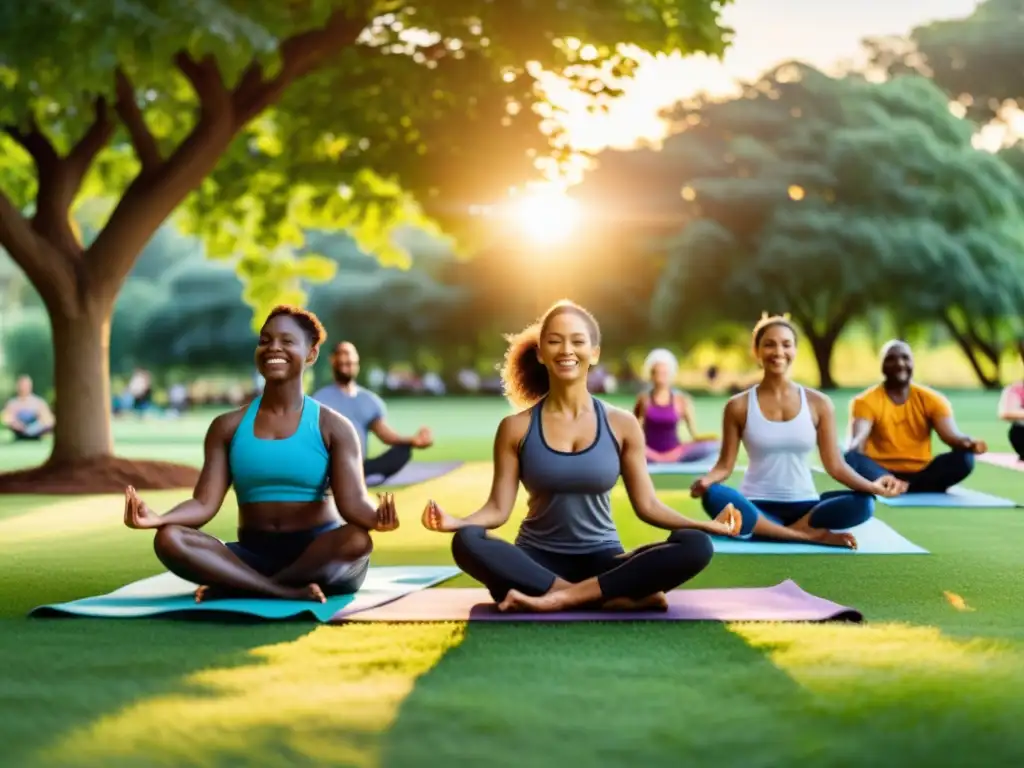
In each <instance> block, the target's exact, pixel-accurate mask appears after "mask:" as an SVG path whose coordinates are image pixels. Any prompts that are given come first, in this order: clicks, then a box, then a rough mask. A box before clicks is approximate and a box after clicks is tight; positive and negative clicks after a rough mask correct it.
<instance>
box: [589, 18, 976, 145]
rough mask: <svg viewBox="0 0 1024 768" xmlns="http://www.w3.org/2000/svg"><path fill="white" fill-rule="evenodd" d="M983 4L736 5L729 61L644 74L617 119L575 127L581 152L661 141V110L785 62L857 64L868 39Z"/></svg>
mask: <svg viewBox="0 0 1024 768" xmlns="http://www.w3.org/2000/svg"><path fill="white" fill-rule="evenodd" d="M976 2H977V0H856V2H851V3H846V2H838V1H837V0H734V3H733V4H732V5H731V6H729V7H728V8H727V10H726V12H725V23H726V24H727V25H728V26H730V27H732V28H733V29H734V30H735V35H734V36H733V44H732V47H731V48H730V50H729V51H728V53H727V54H726V56H725V59H724V61H722V62H719V61H717V60H711V59H708V58H706V57H690V58H688V59H678V58H677V59H662V60H660V61H655V62H652V63H651V64H649V65H647V66H645V67H644V69H643V70H642V71H641V72H640V73H639V74H638V76H637V81H636V83H635V84H634V85H633V86H632V87H631V88H630V89H629V93H628V94H627V95H626V96H624V97H623V98H622V99H621V100H620V102H619V103H617V104H616V106H615V108H614V109H613V110H612V111H611V113H610V114H608V115H607V116H603V117H590V116H587V115H586V114H585V113H584V114H581V115H579V116H576V117H574V118H573V120H572V123H571V124H572V132H573V139H574V142H573V143H574V144H576V146H577V147H579V148H580V149H599V148H601V147H603V146H608V145H623V144H625V145H628V144H631V143H633V142H634V141H635V140H636V139H637V138H649V139H658V138H660V137H661V135H662V126H661V124H660V122H659V120H658V118H657V112H658V110H659V109H660V108H662V107H664V106H667V105H669V104H672V103H673V102H675V101H676V100H678V99H679V98H680V97H685V96H687V95H689V94H691V93H694V92H696V91H700V90H707V91H711V92H723V91H728V89H729V88H730V86H731V85H732V83H733V82H734V80H735V78H741V79H753V78H755V77H756V76H757V75H758V74H760V73H761V72H763V71H764V70H766V69H768V68H769V67H771V66H772V65H773V64H775V63H777V62H779V61H781V60H783V59H802V60H804V61H807V62H809V63H811V64H813V65H815V66H818V67H821V68H823V69H828V68H830V67H831V66H832V65H834V64H835V63H836V62H837V61H839V60H843V59H847V60H849V59H852V58H856V57H857V56H858V54H859V51H860V41H861V40H862V39H863V38H865V37H873V36H881V35H890V34H895V35H901V34H906V33H907V32H909V31H910V30H911V29H912V28H913V27H914V26H917V25H919V24H922V23H926V22H928V21H931V20H933V19H946V18H955V17H963V16H967V15H969V14H970V13H971V12H972V11H973V10H974V7H975V5H976Z"/></svg>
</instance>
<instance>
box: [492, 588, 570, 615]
mask: <svg viewBox="0 0 1024 768" xmlns="http://www.w3.org/2000/svg"><path fill="white" fill-rule="evenodd" d="M559 591H561V590H559ZM557 596H558V592H549V593H548V594H546V595H541V596H540V597H529V596H527V595H524V594H523V593H522V592H519V591H517V590H514V589H510V590H509V591H508V594H507V595H505V599H504V600H502V601H501V602H500V603H499V604H498V610H499V611H502V612H504V613H513V612H520V611H522V612H526V613H550V612H552V611H557V610H560V609H561V605H560V601H559V600H558V597H557Z"/></svg>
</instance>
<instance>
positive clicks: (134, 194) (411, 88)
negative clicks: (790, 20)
mask: <svg viewBox="0 0 1024 768" xmlns="http://www.w3.org/2000/svg"><path fill="white" fill-rule="evenodd" d="M723 4H724V0H644V1H642V2H640V1H638V0H613V1H612V2H607V1H602V2H597V0H566V1H565V2H557V3H552V2H543V1H541V0H502V2H500V3H498V2H491V1H490V0H436V1H434V2H430V1H428V0H409V1H408V2H401V3H394V2H391V1H390V0H334V1H333V2H332V1H330V0H306V1H305V2H302V1H297V2H272V1H270V0H246V2H242V0H204V2H201V3H200V2H196V3H189V4H184V5H183V4H181V3H177V2H169V1H168V0H158V1H157V2H150V1H147V2H142V1H141V0H88V2H86V0H52V2H37V3H14V4H12V3H7V4H5V5H4V7H3V10H0V89H2V98H0V124H2V125H3V126H4V127H5V128H6V136H5V138H4V139H3V146H0V158H2V159H0V190H2V193H0V246H3V247H4V248H5V249H6V250H7V251H8V252H9V253H10V254H11V257H12V258H13V259H14V261H15V262H16V263H17V264H18V265H19V266H20V267H21V268H22V269H23V270H24V271H25V273H26V275H27V276H28V277H29V279H30V280H31V281H32V282H33V284H34V285H35V287H36V289H37V290H38V291H39V293H40V295H41V296H42V298H43V301H44V302H45V304H46V307H47V309H48V311H49V313H50V317H51V321H52V325H53V334H54V343H55V346H56V356H55V381H56V389H57V428H56V431H55V440H54V451H53V454H52V456H51V463H54V464H57V463H60V462H67V461H75V460H82V459H88V458H91V457H102V456H108V455H109V454H110V453H111V451H112V445H111V434H110V428H109V375H108V371H107V354H106V348H107V343H108V334H109V331H108V327H109V317H110V312H111V310H112V307H113V304H114V299H115V297H116V295H117V292H118V289H119V287H120V285H121V283H122V281H123V280H124V278H125V276H126V275H127V274H128V272H129V270H130V268H131V266H132V264H133V262H134V260H135V259H136V257H137V256H138V253H139V251H140V250H141V248H142V246H143V245H144V244H145V243H146V241H147V240H149V238H150V237H151V236H152V235H153V233H154V232H155V231H156V229H157V228H158V227H159V225H160V224H161V223H162V222H163V221H164V220H165V219H166V218H167V217H168V216H169V215H170V214H171V212H172V211H174V210H175V209H177V208H179V206H182V204H184V205H185V210H184V213H185V214H186V215H187V216H188V217H189V218H190V220H191V222H192V226H193V229H194V231H196V232H200V233H202V234H203V235H204V236H205V238H206V240H207V248H208V251H209V252H210V253H211V254H212V255H214V256H217V255H222V256H223V255H231V256H237V257H238V269H239V272H240V274H241V276H242V278H243V280H244V281H245V283H246V285H247V287H246V292H247V293H246V298H247V300H248V302H249V303H250V304H252V305H253V306H254V307H256V308H258V309H260V310H263V309H265V308H266V307H267V305H268V304H269V303H271V302H273V301H279V300H282V299H283V300H289V299H290V300H300V299H302V298H303V295H302V293H301V291H300V290H299V287H300V285H301V281H302V280H303V279H309V278H324V277H328V276H329V274H330V268H329V266H328V264H327V263H325V262H324V261H323V260H319V259H316V258H315V257H307V258H306V259H304V260H296V259H294V258H290V256H289V254H288V250H289V249H290V248H294V247H296V246H300V245H301V244H302V232H303V229H304V228H308V227H311V226H314V225H317V226H321V227H329V228H337V227H349V228H352V229H353V230H354V231H356V232H357V233H358V237H359V240H360V243H361V245H362V246H363V247H364V249H365V250H367V251H369V252H371V253H373V254H374V255H377V256H381V257H385V258H386V257H388V256H389V255H390V256H391V257H392V258H394V254H393V253H391V250H392V249H391V248H390V247H389V246H390V239H389V238H388V236H387V233H388V232H389V230H391V229H392V228H393V226H392V225H396V224H398V223H399V222H408V221H418V222H419V223H421V224H424V223H425V222H426V219H425V218H423V216H424V213H426V214H429V215H430V217H431V218H432V219H433V220H436V221H440V222H443V223H449V224H450V223H452V222H458V221H461V220H464V219H465V218H466V217H467V216H466V214H467V211H468V208H469V206H470V205H471V204H474V203H480V202H492V201H494V200H496V199H499V198H500V194H501V191H503V190H505V189H507V188H508V187H509V185H513V184H517V183H521V182H523V181H525V180H527V179H528V178H530V177H531V176H532V175H534V174H535V171H536V164H537V162H538V160H540V159H542V158H543V157H545V156H551V155H555V156H557V155H558V154H559V153H560V152H564V151H565V145H564V143H563V142H560V141H559V140H558V137H557V135H553V134H552V133H551V132H550V131H548V130H546V129H547V128H549V127H550V125H551V124H552V118H553V117H555V115H554V114H553V112H554V109H553V107H552V106H551V105H550V104H547V103H546V101H545V97H544V94H543V92H542V91H541V90H540V89H539V88H538V86H537V77H538V75H539V74H540V72H541V71H548V72H554V73H558V74H563V75H565V76H567V77H569V78H570V79H572V80H573V82H574V83H575V84H576V85H577V86H578V88H579V89H580V91H581V92H583V93H589V94H591V95H592V96H593V97H594V99H595V100H596V101H600V100H601V99H606V98H612V97H614V96H615V95H616V90H615V87H616V78H623V77H628V75H629V74H630V70H631V67H632V59H630V58H629V57H628V56H627V55H625V54H624V53H623V50H624V49H623V48H622V46H621V45H620V44H622V43H632V44H634V45H636V46H638V47H639V48H641V49H645V50H648V51H662V50H669V49H682V50H686V51H708V52H712V53H717V52H720V51H721V50H722V49H723V46H724V30H723V29H722V27H721V26H720V25H719V14H720V10H721V6H722V5H723ZM609 78H610V79H609ZM602 83H607V87H603V86H602V85H601V84H602ZM29 160H30V161H31V164H29V162H28V161H29ZM97 194H102V195H104V196H105V197H106V198H107V199H108V200H109V202H110V205H109V210H108V214H107V215H104V216H102V217H100V220H99V221H98V222H97V224H98V227H99V232H98V234H97V236H96V238H95V240H93V241H92V242H91V243H90V244H89V245H88V247H85V246H84V245H83V243H82V241H81V237H80V234H79V233H78V232H77V231H76V230H75V228H74V227H72V226H71V223H70V222H71V219H70V216H69V211H70V210H71V209H72V208H73V207H74V205H75V204H76V202H77V201H79V200H81V199H83V198H84V197H86V196H89V197H93V196H96V195H97Z"/></svg>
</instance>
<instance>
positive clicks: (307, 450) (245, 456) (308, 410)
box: [228, 395, 331, 504]
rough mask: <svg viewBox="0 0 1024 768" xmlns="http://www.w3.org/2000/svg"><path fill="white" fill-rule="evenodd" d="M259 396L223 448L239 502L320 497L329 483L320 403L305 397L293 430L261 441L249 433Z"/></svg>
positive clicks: (252, 430) (249, 502) (253, 433)
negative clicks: (297, 423) (226, 454)
mask: <svg viewBox="0 0 1024 768" xmlns="http://www.w3.org/2000/svg"><path fill="white" fill-rule="evenodd" d="M262 400H263V397H262V396H260V397H257V398H256V399H255V400H253V401H252V402H251V403H250V404H249V407H248V408H247V409H246V411H245V415H244V416H243V417H242V422H241V423H240V424H239V425H238V429H237V430H236V431H235V436H234V437H233V438H232V439H231V448H230V449H229V451H228V465H229V467H230V468H231V481H232V484H233V485H234V487H235V495H236V496H237V498H238V503H239V504H255V503H258V502H265V501H321V500H322V499H323V498H324V497H325V495H326V493H327V489H328V488H329V487H330V482H331V473H330V470H331V457H330V454H329V453H328V451H327V446H326V445H324V438H323V435H322V434H321V433H320V403H318V402H317V401H316V400H314V399H313V398H311V397H309V396H308V395H307V396H305V397H304V398H303V402H302V415H301V416H300V417H299V426H298V428H297V429H296V430H295V433H294V434H293V435H291V436H290V437H286V438H284V439H283V440H264V439H262V438H259V437H256V434H255V432H254V424H255V421H256V414H257V412H258V411H259V409H260V403H261V402H262Z"/></svg>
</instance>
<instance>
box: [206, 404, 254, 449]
mask: <svg viewBox="0 0 1024 768" xmlns="http://www.w3.org/2000/svg"><path fill="white" fill-rule="evenodd" d="M247 407H248V406H242V407H241V408H236V409H235V410H233V411H228V412H227V413H222V414H220V415H219V416H217V417H216V418H214V420H213V421H212V422H210V427H209V429H207V430H206V437H207V438H209V439H215V440H217V441H223V442H225V443H230V442H231V440H232V439H233V438H234V436H235V432H237V431H238V425H239V424H241V423H242V419H243V418H245V411H246V408H247Z"/></svg>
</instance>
